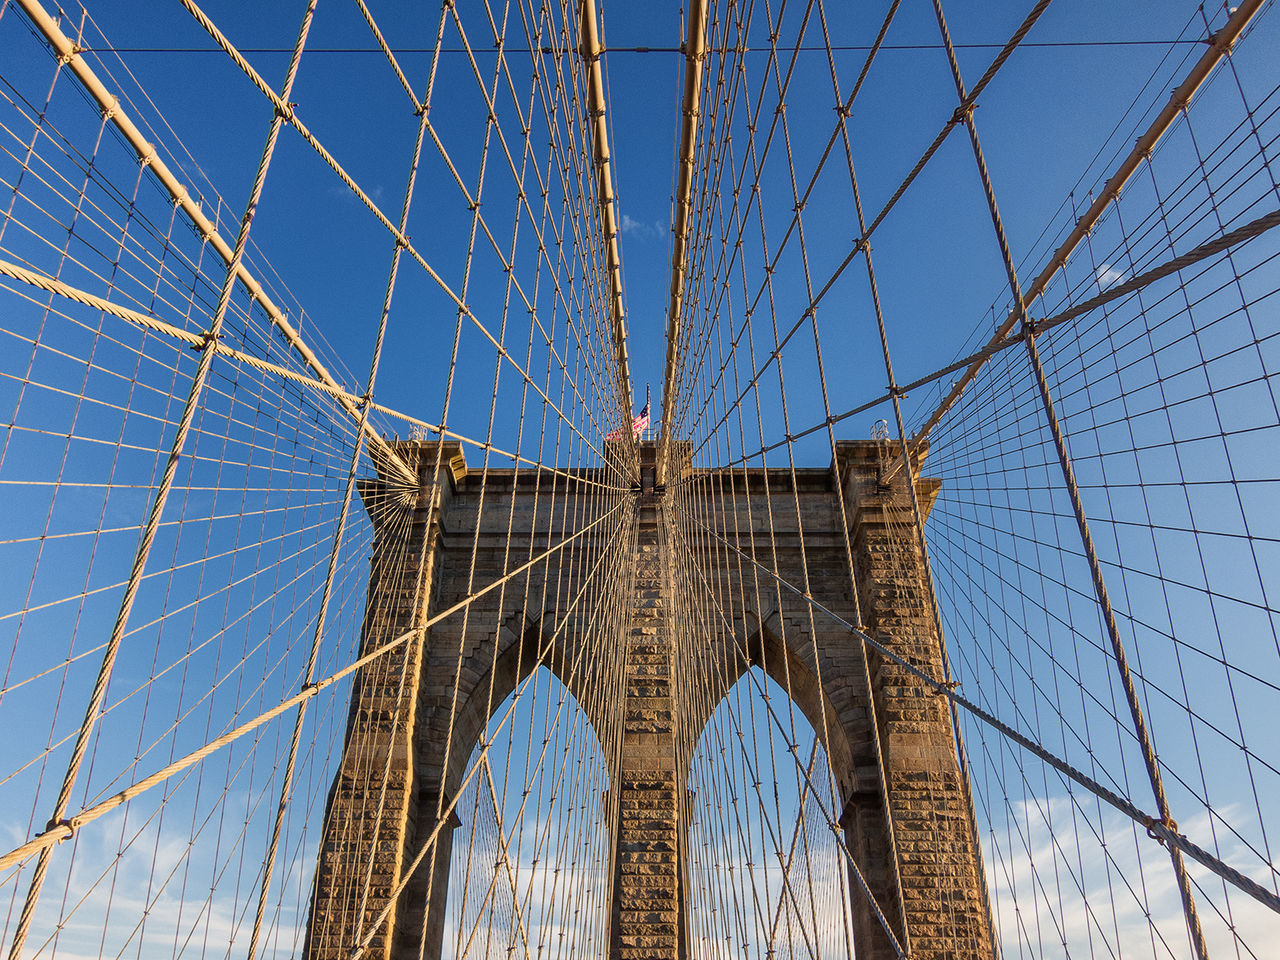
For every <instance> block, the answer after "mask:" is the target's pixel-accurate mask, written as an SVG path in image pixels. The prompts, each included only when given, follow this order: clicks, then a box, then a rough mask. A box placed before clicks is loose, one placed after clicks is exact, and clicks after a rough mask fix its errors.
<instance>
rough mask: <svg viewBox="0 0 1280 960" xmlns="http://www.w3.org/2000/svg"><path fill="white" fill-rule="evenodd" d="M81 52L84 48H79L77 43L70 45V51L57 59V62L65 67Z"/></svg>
mask: <svg viewBox="0 0 1280 960" xmlns="http://www.w3.org/2000/svg"><path fill="white" fill-rule="evenodd" d="M83 52H84V47H82V46H80V44H78V43H73V44H71V49H70V50H68V51H67V52H66V53H64V54H63V55H62V56H60V57H59V58H58V62H59V63H60V64H62V65H63V66H64V67H65V66H66V65H67V64H69V63H70V62H71V61H72V60H74V59H75V58H76V57H78V56H80V54H81V53H83Z"/></svg>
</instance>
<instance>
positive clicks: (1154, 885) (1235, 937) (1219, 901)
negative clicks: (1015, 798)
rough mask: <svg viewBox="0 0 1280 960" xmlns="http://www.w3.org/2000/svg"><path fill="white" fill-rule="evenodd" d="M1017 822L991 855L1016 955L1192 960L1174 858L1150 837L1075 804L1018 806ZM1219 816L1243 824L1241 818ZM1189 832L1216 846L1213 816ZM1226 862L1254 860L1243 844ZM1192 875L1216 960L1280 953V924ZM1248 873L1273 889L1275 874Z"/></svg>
mask: <svg viewBox="0 0 1280 960" xmlns="http://www.w3.org/2000/svg"><path fill="white" fill-rule="evenodd" d="M1007 814H1008V819H1009V820H1010V821H1012V822H1011V823H1009V824H1008V826H1009V829H1007V830H1001V831H999V835H997V836H988V837H987V838H985V839H984V846H985V848H986V849H985V853H986V855H987V884H988V888H989V890H990V891H991V895H992V908H993V910H994V913H995V919H996V928H997V932H998V934H999V938H1000V942H1001V944H1002V945H1003V947H1004V950H1005V951H1006V953H1007V954H1008V955H1010V956H1015V955H1018V954H1019V952H1021V953H1022V955H1026V953H1027V952H1028V951H1029V952H1030V953H1031V954H1032V955H1035V956H1038V957H1042V958H1043V960H1065V958H1066V957H1068V956H1074V955H1076V954H1077V953H1078V952H1084V951H1087V950H1088V949H1092V951H1093V953H1094V955H1096V956H1122V957H1151V956H1155V957H1161V958H1167V960H1190V958H1191V956H1192V951H1191V947H1190V944H1189V942H1188V938H1187V934H1186V925H1185V923H1184V921H1183V917H1182V907H1181V901H1180V899H1179V895H1178V890H1177V885H1176V883H1175V881H1174V877H1173V870H1172V867H1171V865H1170V863H1169V857H1168V854H1167V853H1166V852H1165V850H1164V849H1163V848H1162V847H1160V846H1159V845H1157V844H1156V843H1155V842H1154V841H1152V840H1150V839H1149V838H1147V836H1146V834H1145V832H1144V831H1142V830H1141V829H1138V828H1135V826H1134V825H1133V824H1132V822H1130V821H1129V820H1127V819H1126V818H1125V817H1123V816H1121V815H1120V814H1118V813H1117V814H1114V815H1112V814H1109V813H1103V814H1099V813H1097V812H1096V811H1095V810H1093V809H1092V808H1091V807H1090V806H1089V805H1088V804H1083V805H1080V806H1077V805H1076V804H1074V803H1073V802H1072V800H1071V799H1070V798H1069V797H1065V796H1058V797H1050V798H1047V799H1046V798H1042V797H1031V798H1029V799H1028V800H1026V801H1024V802H1021V803H1018V802H1010V804H1009V805H1008V807H1007ZM1219 814H1220V815H1221V816H1222V817H1223V819H1225V820H1226V821H1227V822H1235V820H1236V817H1235V815H1234V814H1233V812H1232V811H1231V810H1223V811H1219ZM1181 829H1182V831H1183V832H1184V833H1185V834H1186V835H1187V836H1190V837H1192V838H1196V837H1208V836H1212V827H1211V824H1210V823H1209V818H1208V816H1207V815H1205V814H1202V815H1200V816H1197V817H1194V818H1192V819H1190V820H1188V821H1186V822H1184V823H1182V825H1181ZM1219 839H1222V833H1221V831H1220V832H1219ZM1220 853H1221V855H1222V856H1223V857H1224V858H1225V859H1226V860H1227V862H1229V863H1236V864H1239V863H1247V862H1248V860H1249V858H1250V857H1251V856H1252V855H1251V854H1250V853H1249V852H1248V851H1247V849H1246V848H1245V847H1244V845H1243V844H1241V843H1239V842H1234V843H1233V842H1227V843H1224V844H1223V845H1222V848H1221V850H1220ZM1187 868H1188V871H1189V872H1190V874H1191V876H1192V878H1193V880H1194V881H1195V883H1196V884H1197V885H1198V886H1199V888H1200V889H1199V891H1198V892H1197V900H1198V901H1199V908H1200V909H1199V912H1200V919H1201V922H1202V924H1203V926H1204V933H1205V938H1206V940H1207V941H1208V945H1209V954H1210V956H1232V957H1235V956H1250V955H1253V956H1262V955H1263V953H1262V951H1263V950H1265V949H1266V948H1268V946H1269V945H1270V944H1272V943H1274V936H1275V915H1274V914H1272V913H1271V911H1270V910H1268V909H1267V908H1266V907H1264V906H1262V905H1261V904H1260V903H1257V902H1256V901H1254V900H1252V899H1250V898H1249V897H1248V896H1246V895H1244V894H1243V893H1241V892H1239V891H1237V890H1234V889H1231V890H1230V892H1229V893H1228V894H1227V897H1224V894H1223V884H1222V882H1221V881H1219V880H1217V879H1216V878H1215V877H1213V876H1212V875H1211V874H1210V873H1209V871H1208V870H1206V869H1204V868H1202V867H1200V866H1199V865H1198V864H1195V863H1192V862H1191V861H1187ZM1247 872H1251V873H1253V874H1255V876H1256V877H1257V879H1259V880H1261V881H1263V882H1266V880H1265V877H1264V876H1263V874H1265V873H1266V868H1265V866H1261V867H1260V868H1259V869H1257V870H1253V871H1247ZM1228 897H1229V900H1228ZM1226 917H1229V918H1230V921H1231V926H1230V927H1229V926H1228V924H1227V922H1225V920H1224V918H1226ZM1103 943H1105V945H1102V944H1103ZM1090 944H1092V947H1089V946H1088V945H1090ZM1250 951H1252V953H1250Z"/></svg>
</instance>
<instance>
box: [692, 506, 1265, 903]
mask: <svg viewBox="0 0 1280 960" xmlns="http://www.w3.org/2000/svg"><path fill="white" fill-rule="evenodd" d="M683 515H684V517H685V518H686V519H687V520H688V521H689V522H690V523H691V524H693V525H695V526H697V527H699V528H700V529H701V530H703V531H704V532H705V533H706V534H707V535H708V536H711V537H714V538H715V539H716V540H718V541H720V543H722V544H723V545H724V546H725V548H726V549H728V550H730V551H732V552H733V553H735V554H737V555H738V556H739V557H741V558H742V560H743V561H744V562H745V563H746V564H749V565H750V566H752V567H754V568H755V569H757V570H759V571H760V572H761V573H763V574H764V575H765V577H766V578H768V579H770V580H772V581H774V582H775V583H777V584H778V586H779V587H781V588H782V589H783V590H786V591H787V592H788V593H790V594H792V595H794V596H797V597H799V598H800V599H802V600H803V601H804V602H805V603H807V604H808V605H809V606H810V607H812V608H813V609H814V610H816V611H817V612H818V613H821V614H822V615H823V616H825V617H827V618H828V619H830V620H832V621H833V622H835V623H837V624H839V625H840V626H841V627H843V628H844V629H845V630H848V631H849V632H850V633H851V634H852V635H853V636H855V637H857V638H858V639H859V640H861V641H862V642H863V643H864V644H866V645H867V646H868V647H870V648H871V649H872V650H875V651H876V653H878V654H880V655H881V656H883V657H884V658H885V659H887V660H891V661H893V662H894V663H895V664H897V665H898V666H900V667H902V669H904V670H906V671H907V672H908V673H910V674H911V675H912V676H914V677H917V678H919V680H920V681H921V682H922V683H924V684H925V685H927V686H928V687H929V689H931V690H933V691H934V692H935V693H937V694H938V696H941V697H946V698H947V699H948V700H950V701H951V702H952V703H954V704H955V705H956V706H957V707H960V708H961V709H963V710H965V711H966V712H968V713H970V714H972V715H973V716H975V717H977V718H978V719H979V720H981V721H982V722H983V723H985V724H987V725H988V726H989V727H991V728H992V729H993V730H995V731H996V732H997V733H1000V734H1001V735H1003V736H1004V737H1006V738H1007V739H1009V740H1010V741H1012V742H1013V743H1016V744H1018V746H1020V747H1022V748H1023V749H1025V750H1027V751H1029V752H1030V753H1031V754H1033V755H1034V756H1035V757H1036V758H1037V759H1039V760H1042V761H1043V762H1044V763H1046V764H1048V765H1049V766H1051V767H1053V769H1055V770H1057V771H1058V772H1059V773H1061V774H1063V775H1064V776H1066V777H1067V778H1069V779H1071V780H1073V781H1075V782H1076V783H1078V784H1080V786H1082V787H1084V788H1085V789H1086V790H1088V791H1089V792H1090V793H1092V794H1093V795H1094V796H1096V797H1097V798H1098V799H1100V800H1103V801H1105V802H1106V803H1107V804H1109V805H1110V806H1112V807H1114V808H1115V809H1116V810H1118V811H1120V812H1121V813H1123V814H1124V815H1125V816H1126V817H1128V818H1129V819H1131V820H1132V821H1133V822H1134V823H1136V824H1138V825H1139V826H1142V827H1144V828H1145V829H1146V831H1147V833H1148V835H1149V836H1150V837H1151V838H1152V839H1153V840H1155V841H1157V842H1160V843H1165V844H1168V845H1169V846H1170V847H1171V848H1177V849H1178V850H1180V851H1182V852H1183V853H1185V854H1186V855H1187V856H1189V857H1191V858H1192V859H1194V860H1195V861H1196V862H1198V863H1200V864H1203V865H1204V866H1205V867H1207V868H1208V869H1209V870H1211V871H1212V872H1213V873H1215V874H1216V875H1217V876H1219V877H1221V878H1222V879H1223V880H1226V881H1227V882H1228V883H1230V884H1232V885H1233V886H1235V887H1238V888H1239V889H1240V890H1243V891H1244V892H1245V893H1247V894H1248V895H1249V896H1251V897H1253V899H1255V900H1257V901H1258V902H1259V903H1261V904H1262V905H1263V906H1265V907H1267V908H1268V909H1270V910H1273V911H1275V912H1276V913H1280V897H1277V896H1276V895H1275V894H1274V893H1272V892H1271V891H1270V890H1268V889H1267V888H1266V887H1264V886H1262V885H1261V884H1260V883H1258V882H1256V881H1255V880H1253V879H1251V878H1250V877H1248V876H1246V875H1245V874H1243V873H1241V872H1240V871H1239V870H1237V869H1236V868H1235V867H1233V866H1231V865H1230V864H1229V863H1226V862H1225V861H1223V860H1222V859H1221V858H1219V857H1217V856H1215V855H1214V854H1212V853H1210V852H1209V851H1208V850H1205V849H1204V848H1203V847H1201V846H1199V845H1198V844H1196V843H1194V842H1193V841H1191V840H1189V839H1188V838H1187V837H1185V836H1184V835H1183V834H1181V833H1179V832H1178V831H1177V829H1175V828H1176V824H1173V825H1172V826H1171V825H1170V823H1166V822H1165V821H1163V820H1159V819H1157V818H1155V817H1152V816H1149V815H1148V814H1147V813H1146V812H1144V811H1143V810H1142V808H1141V807H1139V806H1137V805H1136V804H1134V803H1133V802H1132V801H1130V800H1129V799H1127V798H1126V797H1123V796H1121V795H1120V794H1118V793H1116V792H1115V791H1114V790H1110V789H1108V788H1107V787H1105V786H1104V785H1102V784H1101V783H1099V782H1098V781H1097V780H1095V779H1094V778H1093V777H1091V776H1089V775H1088V774H1087V773H1085V772H1083V771H1082V770H1078V769H1076V768H1075V767H1073V766H1072V765H1071V764H1069V763H1067V761H1065V760H1063V759H1062V758H1061V757H1059V756H1058V755H1057V754H1055V753H1053V752H1052V751H1050V750H1047V749H1046V748H1045V747H1043V746H1041V745H1040V744H1039V743H1037V742H1036V741H1035V740H1033V739H1031V738H1030V737H1028V736H1026V735H1024V734H1021V733H1019V732H1018V731H1017V730H1015V729H1014V728H1013V727H1011V726H1009V725H1008V724H1007V723H1004V722H1003V721H1002V720H1000V719H999V718H998V717H996V716H995V715H994V714H992V713H989V712H988V711H986V710H984V709H983V708H982V707H980V706H978V704H976V703H974V702H973V701H972V700H970V699H968V698H967V697H965V696H964V695H963V694H961V693H958V692H957V691H956V689H955V688H953V687H952V686H950V685H949V684H946V683H944V682H942V681H941V680H939V679H938V678H937V677H934V676H932V675H931V674H929V673H927V672H925V671H924V670H922V669H920V668H919V667H917V666H916V665H915V664H913V663H911V662H910V661H908V660H906V659H904V658H903V657H901V656H899V655H898V654H897V653H895V652H894V651H893V650H891V649H890V648H889V647H887V646H886V645H885V644H883V643H881V642H880V641H879V640H877V639H875V638H874V637H873V636H871V635H870V634H869V633H867V632H865V631H864V630H862V629H860V628H859V627H857V626H855V625H854V624H852V623H850V622H849V621H848V620H846V619H844V618H843V617H841V616H840V615H839V614H838V613H836V612H835V611H834V610H832V609H830V608H829V607H827V606H826V605H825V604H823V603H821V602H819V601H818V600H815V599H814V598H813V597H812V596H805V594H804V591H802V590H801V589H800V588H799V587H797V586H796V585H795V584H793V583H791V581H789V580H787V579H786V578H785V577H783V576H780V575H779V574H778V573H777V572H776V571H774V570H771V569H770V568H769V567H768V566H767V565H765V564H763V563H761V562H760V561H758V560H756V559H755V558H754V557H752V556H750V555H749V554H747V553H746V552H745V551H743V550H741V549H739V548H738V547H737V546H735V545H734V544H732V543H730V542H729V541H728V540H726V539H725V538H724V537H722V536H721V535H720V534H718V533H716V531H714V530H712V529H711V528H710V527H708V526H707V525H706V524H704V523H702V522H701V521H700V520H698V519H697V518H696V517H693V516H690V515H689V514H687V513H684V514H683ZM798 763H799V761H798V760H797V764H798Z"/></svg>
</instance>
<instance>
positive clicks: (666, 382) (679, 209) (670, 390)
mask: <svg viewBox="0 0 1280 960" xmlns="http://www.w3.org/2000/svg"><path fill="white" fill-rule="evenodd" d="M706 38H707V3H706V0H690V2H689V19H688V27H687V29H686V30H685V40H684V102H683V104H682V105H681V107H680V115H681V120H680V152H679V153H678V154H677V155H676V205H675V210H674V218H675V224H674V237H673V239H672V247H671V293H670V302H669V305H668V307H667V359H666V371H665V372H664V373H663V376H662V430H661V437H660V440H659V444H660V445H659V447H658V471H659V480H660V481H661V480H662V479H663V476H664V474H663V471H665V470H666V463H667V456H668V449H669V446H670V437H671V430H672V427H673V426H674V424H673V423H672V422H671V418H672V416H673V415H674V413H675V406H674V404H675V392H676V370H677V368H678V367H679V366H680V358H681V354H682V353H683V345H682V344H681V342H680V326H681V322H682V317H681V310H682V308H683V305H684V304H683V298H684V280H685V269H686V266H687V262H688V252H689V231H690V229H691V228H692V222H691V221H692V214H693V174H694V167H695V166H696V161H697V146H698V118H699V116H700V109H699V101H700V98H701V95H702V62H703V60H704V59H705V57H706V45H707V39H706Z"/></svg>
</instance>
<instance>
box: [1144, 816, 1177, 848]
mask: <svg viewBox="0 0 1280 960" xmlns="http://www.w3.org/2000/svg"><path fill="white" fill-rule="evenodd" d="M1145 825H1146V828H1147V836H1148V837H1150V838H1151V839H1152V840H1154V841H1155V842H1156V843H1158V844H1160V846H1162V847H1163V846H1164V845H1165V839H1164V837H1162V836H1160V834H1158V833H1156V831H1155V828H1156V826H1157V825H1159V826H1162V827H1164V828H1165V829H1166V830H1168V831H1169V832H1170V833H1177V832H1178V821H1177V820H1175V819H1173V817H1165V818H1164V819H1163V820H1157V819H1156V818H1155V817H1147V818H1146V820H1145Z"/></svg>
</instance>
